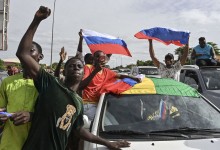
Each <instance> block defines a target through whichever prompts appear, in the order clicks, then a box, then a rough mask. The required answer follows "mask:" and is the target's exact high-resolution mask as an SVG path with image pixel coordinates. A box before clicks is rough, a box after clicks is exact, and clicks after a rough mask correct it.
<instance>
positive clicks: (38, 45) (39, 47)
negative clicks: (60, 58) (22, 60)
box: [32, 41, 42, 54]
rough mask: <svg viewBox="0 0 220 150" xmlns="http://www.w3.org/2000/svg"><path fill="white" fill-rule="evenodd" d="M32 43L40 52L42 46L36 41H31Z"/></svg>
mask: <svg viewBox="0 0 220 150" xmlns="http://www.w3.org/2000/svg"><path fill="white" fill-rule="evenodd" d="M32 44H34V45H35V46H36V47H37V50H38V52H39V53H40V54H42V48H41V46H40V44H38V43H37V42H34V41H32Z"/></svg>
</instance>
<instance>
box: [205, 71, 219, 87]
mask: <svg viewBox="0 0 220 150" xmlns="http://www.w3.org/2000/svg"><path fill="white" fill-rule="evenodd" d="M201 74H202V77H203V80H204V82H205V85H206V88H207V89H208V90H220V82H219V81H220V68H208V69H201Z"/></svg>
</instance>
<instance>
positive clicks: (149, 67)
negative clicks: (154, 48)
mask: <svg viewBox="0 0 220 150" xmlns="http://www.w3.org/2000/svg"><path fill="white" fill-rule="evenodd" d="M136 67H138V68H157V67H155V66H136Z"/></svg>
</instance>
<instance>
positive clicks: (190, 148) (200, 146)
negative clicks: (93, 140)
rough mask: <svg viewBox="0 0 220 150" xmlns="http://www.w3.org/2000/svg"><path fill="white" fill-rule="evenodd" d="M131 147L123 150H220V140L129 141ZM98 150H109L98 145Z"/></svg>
mask: <svg viewBox="0 0 220 150" xmlns="http://www.w3.org/2000/svg"><path fill="white" fill-rule="evenodd" d="M128 142H130V143H131V145H130V147H128V148H122V150H145V149H146V150H151V149H154V150H176V149H178V150H219V147H220V138H213V139H196V140H178V141H138V142H137V141H135V142H134V141H128ZM97 148H98V150H107V148H105V147H104V146H102V145H98V147H97Z"/></svg>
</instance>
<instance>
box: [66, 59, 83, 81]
mask: <svg viewBox="0 0 220 150" xmlns="http://www.w3.org/2000/svg"><path fill="white" fill-rule="evenodd" d="M83 66H84V65H83V61H82V60H81V59H79V58H77V57H72V58H70V59H69V60H67V62H66V63H65V65H64V71H63V74H64V76H65V77H66V79H67V80H75V81H77V82H79V81H81V80H82V78H83V75H84V68H83Z"/></svg>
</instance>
